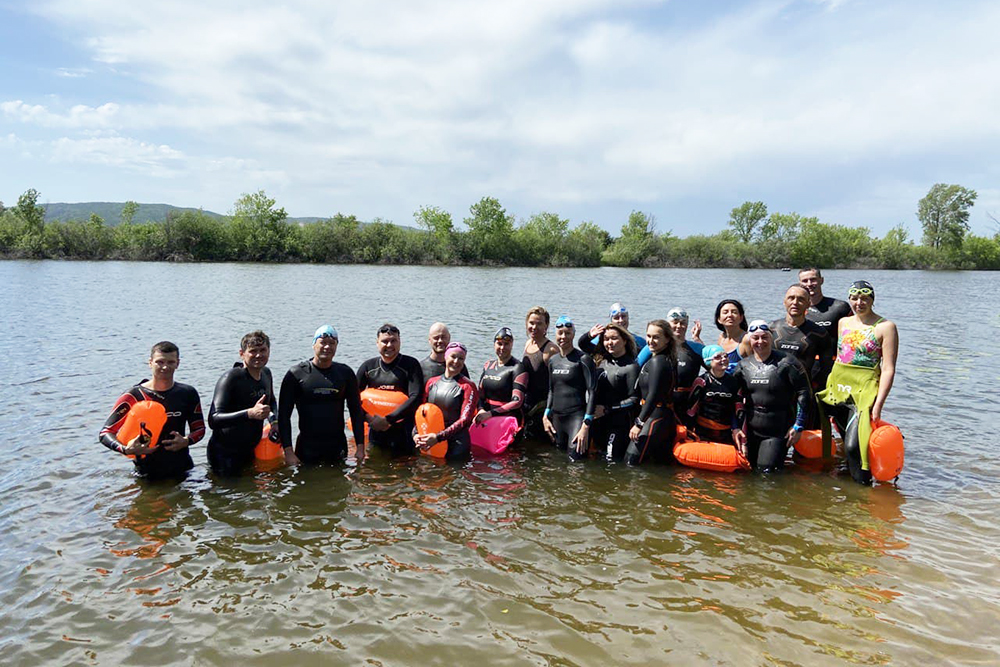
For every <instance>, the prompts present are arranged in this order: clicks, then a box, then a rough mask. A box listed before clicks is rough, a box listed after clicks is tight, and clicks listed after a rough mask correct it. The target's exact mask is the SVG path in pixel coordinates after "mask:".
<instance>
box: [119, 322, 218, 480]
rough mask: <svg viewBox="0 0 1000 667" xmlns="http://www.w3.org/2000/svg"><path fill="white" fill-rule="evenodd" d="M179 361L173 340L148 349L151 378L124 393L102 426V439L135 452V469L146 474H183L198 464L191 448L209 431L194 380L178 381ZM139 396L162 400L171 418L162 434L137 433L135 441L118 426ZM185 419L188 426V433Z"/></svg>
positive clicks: (159, 476) (124, 451) (158, 476)
mask: <svg viewBox="0 0 1000 667" xmlns="http://www.w3.org/2000/svg"><path fill="white" fill-rule="evenodd" d="M179 365H180V350H178V349H177V346H176V345H174V344H173V343H171V342H169V341H161V342H159V343H157V344H156V345H154V346H153V349H152V350H151V351H150V353H149V368H150V370H151V371H152V379H148V380H142V381H141V382H140V383H139V384H137V385H135V386H134V387H132V388H131V389H129V390H128V391H126V392H125V393H124V394H122V395H121V397H119V398H118V400H117V401H116V402H115V406H114V408H112V410H111V415H110V416H109V417H108V419H107V421H106V422H105V423H104V428H102V429H101V434H100V442H101V444H102V445H104V446H105V447H107V448H108V449H110V450H112V451H115V452H118V453H120V454H128V455H131V456H135V468H136V472H137V473H138V474H140V475H142V476H143V477H148V478H151V479H162V478H169V477H178V478H179V477H183V476H184V475H185V473H187V471H188V470H190V469H191V468H193V467H194V462H193V461H192V460H191V453H190V451H189V450H188V448H189V447H190V446H191V445H193V444H194V443H196V442H198V441H199V440H201V439H202V438H203V437H204V436H205V420H204V419H203V418H202V413H201V399H200V398H199V397H198V392H197V391H195V388H194V387H192V386H191V385H187V384H181V383H180V382H174V372H175V371H176V370H177V367H178V366H179ZM140 401H154V402H156V403H161V404H163V407H164V409H165V410H166V413H167V422H166V424H165V425H164V426H163V430H162V431H161V432H160V437H159V440H158V441H157V442H155V443H151V444H150V443H147V444H142V441H141V440H140V437H136V438H134V439H133V440H132V441H131V442H121V441H120V440H118V431H119V429H121V427H122V426H123V425H124V424H125V420H126V418H127V417H128V412H129V410H130V409H131V408H132V406H133V405H135V404H136V403H138V402H140ZM185 425H187V427H188V428H189V429H190V433H188V435H187V436H185V435H184V427H185Z"/></svg>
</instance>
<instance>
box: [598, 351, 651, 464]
mask: <svg viewBox="0 0 1000 667" xmlns="http://www.w3.org/2000/svg"><path fill="white" fill-rule="evenodd" d="M638 378H639V364H637V363H636V361H635V359H634V358H633V357H632V356H631V355H629V354H623V355H622V356H620V357H618V358H617V359H616V358H614V357H611V356H607V357H604V358H603V359H602V360H601V363H600V364H599V365H598V367H597V392H596V393H597V401H596V404H597V405H601V406H604V414H603V415H602V416H601V417H598V418H597V419H595V420H594V425H593V428H592V429H591V432H592V434H593V439H594V447H595V448H596V449H597V450H598V451H599V452H601V453H602V454H603V455H604V457H605V458H606V459H607V460H608V461H621V460H622V459H624V458H625V450H626V449H627V448H628V443H629V440H628V432H629V429H631V428H632V423H633V422H634V420H635V415H636V413H637V412H638V401H637V400H636V397H635V383H636V380H638Z"/></svg>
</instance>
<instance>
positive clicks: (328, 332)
mask: <svg viewBox="0 0 1000 667" xmlns="http://www.w3.org/2000/svg"><path fill="white" fill-rule="evenodd" d="M323 336H329V337H330V338H336V339H337V340H338V341H339V340H340V336H338V335H337V330H336V329H334V328H333V327H331V326H330V325H329V324H324V325H323V326H321V327H320V328H319V329H316V333H314V334H313V342H314V343H315V342H316V341H318V340H319V339H320V338H322V337H323Z"/></svg>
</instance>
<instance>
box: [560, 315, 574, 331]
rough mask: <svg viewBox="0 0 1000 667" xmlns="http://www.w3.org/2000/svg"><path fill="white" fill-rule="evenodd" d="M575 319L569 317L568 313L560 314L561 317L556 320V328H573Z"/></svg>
mask: <svg viewBox="0 0 1000 667" xmlns="http://www.w3.org/2000/svg"><path fill="white" fill-rule="evenodd" d="M572 328H573V320H571V319H569V317H568V316H566V315H560V316H559V319H558V320H556V329H572Z"/></svg>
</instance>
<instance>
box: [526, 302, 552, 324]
mask: <svg viewBox="0 0 1000 667" xmlns="http://www.w3.org/2000/svg"><path fill="white" fill-rule="evenodd" d="M532 315H538V316H539V317H541V318H542V319H543V320H545V326H549V311H547V310H545V309H544V308H542V307H541V306H532V307H531V308H529V309H528V314H527V315H525V316H524V321H525V322H527V321H528V319H529V318H530V317H531V316H532Z"/></svg>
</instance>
